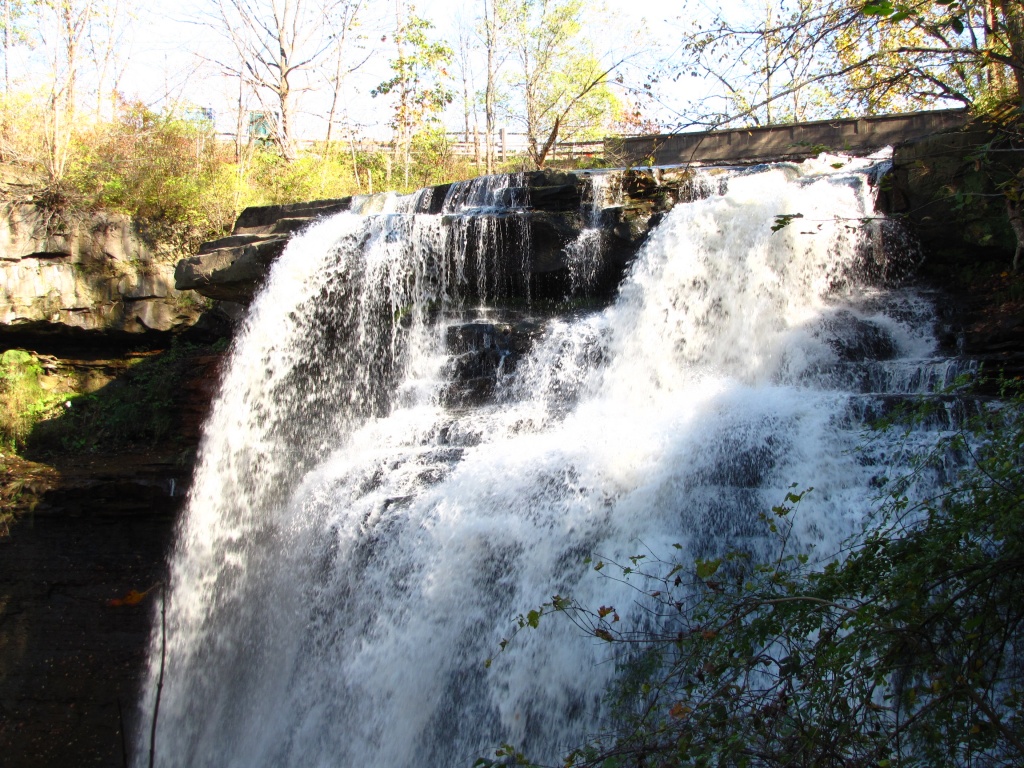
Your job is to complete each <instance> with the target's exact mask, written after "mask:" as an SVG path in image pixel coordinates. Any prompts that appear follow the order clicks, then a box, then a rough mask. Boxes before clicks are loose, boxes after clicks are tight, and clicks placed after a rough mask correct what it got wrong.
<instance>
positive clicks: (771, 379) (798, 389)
mask: <svg viewBox="0 0 1024 768" xmlns="http://www.w3.org/2000/svg"><path fill="white" fill-rule="evenodd" d="M833 160H834V158H833ZM865 165H866V162H862V161H851V162H850V163H848V164H847V166H846V167H845V168H843V169H841V170H836V169H834V168H832V167H831V166H830V164H829V162H826V161H824V160H822V161H818V162H810V161H809V162H808V163H805V164H804V165H803V166H801V167H797V166H792V165H789V166H783V167H774V168H762V169H758V170H756V171H753V172H746V173H736V174H735V175H733V176H732V177H730V178H729V180H728V185H727V190H726V191H725V192H724V193H723V194H720V195H714V196H711V197H709V198H708V199H705V200H701V201H698V202H694V203H690V204H685V205H679V206H677V207H676V209H675V210H673V211H672V213H671V214H670V215H669V216H668V217H667V218H666V220H665V222H664V223H663V224H662V225H661V226H660V227H659V228H657V229H656V230H655V231H654V233H653V234H652V236H651V238H650V240H649V242H648V243H647V245H646V246H645V247H644V249H643V251H642V252H641V254H640V256H639V257H638V258H637V261H636V263H635V264H634V266H633V268H632V270H631V272H630V274H629V275H628V277H627V278H626V280H625V282H624V284H623V285H622V287H621V290H620V292H619V295H618V297H617V299H616V300H615V301H614V303H613V304H612V305H611V306H610V307H608V308H607V309H606V310H604V311H600V312H591V313H588V314H579V315H575V316H570V317H563V318H561V319H551V320H549V321H547V322H546V324H545V326H544V330H543V332H542V333H541V334H540V335H539V338H537V340H536V342H535V343H534V346H533V349H532V351H531V352H530V353H529V354H528V355H527V356H526V357H525V359H523V360H521V361H520V362H519V364H518V365H517V366H516V367H515V368H514V370H511V371H505V370H503V369H501V368H500V367H499V374H498V380H497V387H496V391H495V392H493V396H492V397H491V398H490V399H489V400H488V401H487V402H485V403H484V404H482V405H478V406H476V407H469V406H467V405H466V404H465V403H456V404H449V405H446V403H448V402H449V401H448V400H447V399H446V397H445V395H444V393H445V391H446V387H448V386H450V383H451V382H449V381H447V379H448V378H449V377H450V376H451V375H452V373H451V372H452V371H453V370H454V369H455V368H457V366H453V365H452V353H451V351H450V350H447V349H446V346H445V345H446V339H449V337H450V333H451V329H452V328H453V327H457V326H458V324H459V323H464V322H465V320H466V317H465V315H464V313H463V310H464V304H465V303H466V298H465V297H466V295H467V293H466V287H467V282H473V281H472V280H470V279H469V278H467V272H466V269H467V267H466V263H465V254H466V252H467V250H473V249H477V250H480V249H484V250H485V249H486V245H487V243H483V244H482V245H481V243H479V242H477V243H476V244H472V243H469V244H467V242H466V240H468V236H467V235H466V232H467V231H471V230H466V229H464V230H461V232H460V231H459V230H457V229H455V230H453V227H457V226H460V224H459V223H458V222H456V221H454V220H455V219H457V218H458V216H454V214H455V213H456V210H464V208H463V207H461V206H464V205H467V204H466V203H465V201H467V200H470V201H471V202H472V205H471V206H470V207H473V206H476V207H479V206H491V205H493V204H494V203H493V195H492V197H491V198H489V199H488V200H490V201H488V200H485V199H484V198H483V197H481V198H479V199H477V197H474V196H475V195H477V193H478V192H479V190H476V191H474V190H467V189H460V190H458V191H457V192H456V193H452V192H450V193H449V198H448V199H447V200H446V202H445V207H446V209H447V211H446V213H445V214H443V215H440V216H429V215H425V214H415V213H412V212H406V213H389V214H378V215H373V216H368V217H364V216H356V215H352V214H340V215H338V216H336V217H335V218H333V219H330V220H327V221H324V222H321V223H319V224H316V225H314V226H313V227H311V228H310V229H309V230H308V231H307V232H305V233H303V234H302V235H300V236H297V237H296V238H295V239H294V240H293V241H292V242H291V243H290V245H289V246H288V249H287V250H286V252H285V253H284V255H283V256H282V257H281V259H280V261H279V262H278V263H277V264H276V265H275V267H274V269H273V271H272V273H271V276H270V279H269V282H268V285H267V286H266V288H265V290H264V291H263V292H262V294H261V295H260V296H259V297H258V299H257V300H256V302H255V304H254V306H253V307H252V310H251V312H250V316H249V320H248V321H247V323H246V326H245V328H244V330H243V331H242V333H241V335H240V337H239V338H238V340H237V342H236V344H235V347H234V350H233V353H232V358H231V362H230V366H229V368H228V371H227V373H226V377H225V381H224V384H223V389H222V392H221V395H220V398H219V400H218V402H217V404H216V406H215V409H214V412H213V414H212V416H211V418H210V421H209V423H208V425H207V429H206V437H205V440H204V444H203V448H202V451H201V462H200V467H199V469H198V471H197V475H196V478H195V482H194V486H193V490H192V493H191V497H190V501H189V507H188V512H187V517H186V520H185V522H184V524H183V527H182V530H181V533H180V540H179V543H178V547H177V553H176V556H175V558H174V561H173V564H172V574H171V590H170V593H169V598H168V624H167V648H166V650H167V663H166V681H165V687H164V690H163V693H162V700H161V707H160V716H159V723H158V725H159V727H158V734H157V742H156V745H157V746H156V753H157V764H158V765H160V766H218V767H220V766H240V767H242V766H244V767H245V768H249V767H250V766H299V765H301V766H365V767H366V768H373V767H375V766H376V767H379V768H403V767H404V766H455V765H470V764H472V762H473V760H474V759H475V757H477V756H479V755H480V754H484V753H487V752H488V751H489V750H490V749H492V748H493V747H494V746H495V745H497V744H499V743H501V742H503V741H508V742H512V743H514V744H517V745H519V746H521V747H522V748H523V749H525V750H526V751H527V753H528V754H530V755H531V757H532V758H533V759H535V760H539V761H547V762H552V761H554V760H556V759H557V758H558V756H559V755H560V754H561V753H562V752H563V751H564V750H566V749H567V748H569V747H571V746H572V745H573V744H575V743H578V742H579V741H580V740H581V739H582V737H583V736H584V735H585V734H586V733H587V732H588V730H591V729H594V728H596V727H598V726H599V725H600V723H601V718H602V716H603V714H604V712H603V703H602V692H603V691H604V690H606V688H607V685H608V683H609V681H610V678H611V677H612V675H613V674H614V665H613V664H611V663H608V658H609V657H608V653H609V650H608V647H607V646H606V645H605V644H603V643H601V642H600V641H596V640H595V639H593V638H588V637H585V636H583V635H582V634H580V633H579V632H578V631H577V630H576V629H575V628H574V627H573V626H572V625H570V624H569V623H568V622H564V623H560V622H558V621H557V620H546V621H544V622H542V623H541V625H540V627H539V628H538V629H537V630H536V631H532V632H528V633H523V634H520V635H519V636H517V637H516V639H515V642H514V643H512V644H511V645H510V646H509V647H508V649H507V650H506V651H505V652H504V653H501V654H498V655H497V656H496V657H495V659H494V662H493V664H492V665H491V666H490V668H485V666H484V661H485V659H487V658H488V657H491V656H495V654H496V652H497V650H498V647H499V643H500V641H501V639H502V638H503V637H505V636H507V635H508V633H509V632H510V630H511V627H512V619H513V617H514V616H515V615H516V614H518V613H520V612H522V611H525V610H528V609H530V608H533V607H536V606H537V605H539V604H540V603H542V602H544V601H546V600H548V599H550V596H551V595H553V594H560V595H571V596H573V597H574V598H576V599H578V600H579V601H580V602H582V603H584V604H589V605H595V606H596V605H600V604H615V605H617V606H620V608H621V610H622V611H623V613H624V619H625V620H627V621H628V620H629V616H628V612H627V611H626V610H625V607H626V606H628V605H630V604H631V603H632V601H633V593H632V592H631V590H630V588H629V587H628V586H626V585H622V584H620V583H617V582H615V581H612V580H606V579H603V578H601V577H600V576H598V575H595V574H594V573H593V572H592V570H591V569H590V568H589V567H588V566H587V565H585V564H584V557H585V556H586V555H589V554H592V553H596V554H598V555H600V556H602V557H604V558H611V559H619V560H623V559H625V558H626V557H628V556H629V555H632V554H635V553H638V552H644V551H653V552H655V553H657V554H661V555H665V556H670V555H671V554H673V553H675V550H673V549H672V545H673V544H676V543H679V544H681V545H682V546H683V547H684V553H683V556H684V557H695V556H698V555H708V554H709V553H713V552H719V551H722V550H724V549H726V548H729V547H733V546H746V547H751V548H753V549H755V550H756V549H757V547H758V546H759V543H758V542H759V541H760V536H761V533H762V531H761V528H760V525H759V522H758V513H759V512H761V511H764V510H768V509H770V508H771V506H772V505H773V504H777V503H778V502H779V501H780V500H781V499H782V498H783V496H784V495H785V492H786V491H787V490H788V488H789V486H790V484H791V483H799V484H801V485H802V486H808V485H813V486H814V488H815V490H814V491H813V493H811V494H809V495H808V496H807V498H806V500H805V501H804V503H803V504H802V506H801V510H800V516H799V517H798V519H797V525H796V533H797V535H798V538H799V541H800V543H801V545H802V546H811V545H814V546H817V547H818V549H819V551H822V552H830V551H832V550H833V549H834V548H835V547H836V546H837V545H838V543H839V542H840V541H841V540H842V539H843V537H845V536H847V535H848V534H849V533H850V532H851V531H853V530H854V529H855V528H856V526H857V525H858V524H859V523H860V521H861V520H862V519H863V517H864V515H865V514H866V512H867V510H868V509H869V508H870V506H871V498H872V496H873V494H874V491H873V490H872V481H873V477H875V476H876V475H878V474H881V473H884V472H886V471H887V469H886V466H885V464H886V462H891V461H893V460H894V458H893V457H894V456H896V455H897V454H898V453H899V450H898V448H896V447H895V446H891V445H888V444H885V443H884V441H883V442H882V443H880V444H876V445H875V447H874V448H873V449H872V450H871V451H868V452H856V451H854V448H855V447H856V446H857V445H858V442H859V430H860V421H859V419H858V414H859V413H862V412H865V410H870V409H869V408H868V407H867V406H866V405H865V403H870V402H873V401H875V400H877V393H878V392H879V391H880V390H879V388H880V387H882V386H884V387H888V389H887V390H885V391H886V392H888V393H899V392H907V391H928V390H929V389H931V388H934V387H936V386H939V385H941V384H942V383H943V382H945V380H946V379H948V377H949V375H950V373H949V372H950V371H951V370H952V369H953V364H950V363H945V362H941V361H934V360H932V359H931V355H932V354H933V350H934V346H935V345H934V340H933V338H932V332H931V325H932V315H931V309H930V306H929V305H928V302H927V301H926V299H924V298H922V297H920V296H917V295H913V294H908V293H899V292H892V291H881V290H875V289H868V288H865V287H863V286H861V285H860V284H859V280H858V274H859V272H858V267H859V265H861V264H862V263H863V260H864V259H865V257H866V254H865V248H866V247H867V245H868V244H869V243H870V241H871V239H872V238H871V237H870V236H869V235H870V232H866V230H865V227H863V226H862V225H861V224H860V223H859V222H860V221H861V219H863V218H864V217H865V216H869V215H870V211H871V203H870V200H869V197H870V193H869V191H868V189H867V185H866V182H865V175H864V174H863V173H862V167H863V166H865ZM480 194H481V195H483V194H484V193H480ZM460 196H461V198H460ZM460 199H461V200H462V201H463V202H459V200H460ZM449 202H450V203H451V204H450V205H449ZM405 210H406V211H415V210H417V205H416V204H411V205H409V206H407V207H406V208H405ZM797 212H799V213H802V214H803V218H802V219H800V220H798V221H797V222H795V223H794V224H792V225H791V226H789V227H787V228H785V229H783V230H782V231H780V232H778V233H774V234H773V233H772V231H771V225H772V224H773V222H774V219H775V217H776V216H777V215H778V214H780V213H797ZM870 226H871V225H869V227H868V229H870ZM453 231H455V232H456V233H457V235H456V236H455V237H454V238H453V235H452V232H453ZM475 231H476V232H487V231H488V230H487V229H486V227H484V228H482V229H480V228H478V229H477V230H475ZM460 238H461V239H460ZM460 248H462V249H463V250H462V251H461V252H460V251H459V249H460ZM453 249H454V255H452V253H453ZM460 253H461V255H460ZM867 258H870V255H868V256H867ZM480 264H485V262H484V260H483V259H482V258H481V259H478V264H477V274H476V277H475V280H476V281H477V282H478V283H479V281H480V280H483V283H482V285H484V287H486V286H488V285H490V284H489V283H488V282H487V280H488V278H487V276H486V275H484V276H483V277H481V276H480V273H481V272H483V271H486V268H485V267H481V266H480ZM477 295H480V296H485V297H487V296H494V295H495V294H494V292H493V291H489V290H485V291H480V292H478V293H477ZM151 658H152V661H151V671H150V686H149V690H148V691H147V694H146V699H145V702H144V705H143V706H144V710H145V711H146V712H147V713H148V712H149V711H150V710H151V707H152V702H153V699H154V696H155V690H156V678H157V675H158V672H159V660H160V633H159V629H158V630H157V632H156V634H155V636H154V645H153V652H152V654H151ZM138 748H139V754H140V755H141V754H144V753H145V752H146V750H148V740H147V739H145V738H143V739H141V740H140V743H139V745H138Z"/></svg>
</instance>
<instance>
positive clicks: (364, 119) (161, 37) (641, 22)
mask: <svg viewBox="0 0 1024 768" xmlns="http://www.w3.org/2000/svg"><path fill="white" fill-rule="evenodd" d="M605 3H606V5H607V7H608V10H609V12H610V13H611V14H612V16H613V20H612V21H611V22H605V23H603V24H601V25H597V27H596V28H595V30H594V34H595V35H604V36H605V37H606V39H604V40H601V39H597V40H595V44H596V47H597V48H598V49H601V50H605V49H607V50H614V49H617V50H614V52H613V53H612V54H611V55H612V56H613V57H614V58H615V59H616V60H617V59H618V58H620V57H621V56H622V55H624V53H623V50H622V49H623V45H624V43H627V41H628V40H629V39H630V32H632V31H635V33H636V35H637V40H639V41H641V42H640V43H638V44H636V45H635V50H627V51H626V53H627V54H633V55H634V59H633V60H632V61H631V62H630V63H628V64H627V65H626V67H625V68H624V73H625V75H626V79H627V84H628V83H630V82H636V83H637V84H638V85H639V81H640V80H642V79H643V77H644V76H645V75H646V74H647V73H648V72H649V71H650V70H651V69H652V68H653V64H652V63H651V61H650V60H649V59H648V58H646V57H644V56H641V55H639V54H640V50H639V49H648V48H650V49H652V50H653V49H654V48H657V49H658V50H663V51H668V50H671V46H672V39H673V29H674V27H673V26H672V22H671V18H672V16H671V14H673V13H675V12H678V9H679V7H680V6H681V3H679V2H660V3H659V2H656V3H652V4H650V5H649V6H647V8H646V12H647V13H649V17H648V18H646V19H644V18H639V17H637V16H636V15H635V14H633V13H632V8H633V7H635V5H636V3H635V2H633V0H605ZM480 5H481V0H420V2H418V3H416V11H417V13H418V14H419V15H421V16H424V17H426V18H428V19H430V20H431V21H433V22H434V24H435V27H436V33H437V36H438V37H441V38H444V39H446V40H448V41H449V43H452V42H454V30H455V27H456V20H457V18H458V17H459V15H460V14H462V15H463V16H465V17H467V18H469V19H472V18H473V17H474V16H475V15H476V14H477V13H478V10H477V9H478V8H479V7H480ZM142 6H143V7H142V8H141V9H140V11H139V14H138V17H137V18H136V19H135V21H134V22H133V34H132V35H131V44H130V48H129V49H128V52H127V56H126V59H127V62H128V63H127V66H126V67H125V69H124V73H123V75H122V78H121V81H120V85H121V91H122V92H123V93H124V94H126V95H128V96H133V97H137V98H140V99H141V100H143V101H144V102H145V103H147V104H148V105H150V106H152V107H154V108H160V107H162V106H164V105H165V104H167V103H169V102H177V103H180V102H190V103H193V104H195V105H196V106H199V107H208V108H212V109H213V110H214V111H215V112H216V114H217V115H218V120H217V130H218V131H220V132H225V133H226V132H231V131H233V130H234V115H233V112H234V103H235V102H236V100H237V80H234V79H233V78H229V77H226V76H224V75H223V74H220V73H219V72H218V69H217V67H216V66H215V65H214V64H213V63H212V62H211V61H210V60H211V59H216V58H217V57H218V53H219V52H222V51H224V50H225V47H226V45H227V44H226V43H225V42H224V40H223V38H222V37H220V36H218V34H217V33H216V32H215V31H214V30H212V29H210V28H209V27H208V26H205V25H203V24H201V23H198V22H197V19H199V18H200V17H201V15H202V12H203V10H204V9H208V7H209V4H208V3H206V2H204V0H176V1H174V2H169V1H168V0H149V2H145V3H142ZM391 13H393V11H392V4H391V3H390V2H381V1H380V0H376V2H375V0H370V2H369V4H368V7H367V9H366V15H365V19H366V22H365V26H364V27H363V30H364V32H365V33H366V34H367V37H370V35H371V34H373V39H370V40H368V41H367V43H366V44H367V49H366V53H367V54H369V60H368V61H367V62H366V64H365V65H363V67H361V68H360V70H358V71H357V72H356V73H355V74H353V75H352V76H350V78H349V79H348V88H347V89H346V94H345V102H346V106H347V108H348V111H349V114H350V115H351V116H352V119H353V120H354V122H355V123H356V124H357V125H358V126H359V128H360V131H361V132H362V133H363V134H364V135H367V136H375V137H380V138H384V137H385V136H386V135H387V133H388V129H387V120H388V118H389V116H390V115H389V111H388V104H387V103H384V102H383V100H381V99H373V98H372V97H371V96H370V95H369V92H370V90H372V88H373V87H374V86H375V85H376V84H377V83H380V82H381V81H382V80H384V79H386V77H387V76H388V69H387V66H388V58H389V56H390V55H391V51H392V49H391V48H390V44H388V43H381V42H380V41H379V37H380V35H381V34H382V31H383V29H384V28H385V27H386V25H387V21H386V20H382V17H384V19H386V18H387V16H388V15H389V14H391ZM374 33H375V34H374ZM204 58H205V59H207V60H206V61H204ZM479 66H480V67H481V68H482V62H481V63H480V65H479ZM481 74H482V69H481ZM478 82H479V81H478ZM303 101H304V104H303V107H304V109H303V110H302V113H301V114H300V115H299V116H298V122H299V130H300V134H302V135H304V136H306V137H308V138H320V137H322V136H323V133H324V130H325V128H326V122H325V120H324V119H323V115H325V114H326V112H327V110H328V104H327V102H326V101H325V100H324V99H323V98H321V99H317V98H315V97H312V95H310V96H308V97H304V98H303ZM665 119H666V120H668V119H670V118H669V117H665ZM444 122H445V123H446V124H447V125H448V126H449V127H450V128H451V129H452V130H455V129H457V128H458V127H459V125H460V124H461V123H462V117H461V108H460V107H459V106H458V105H457V104H456V105H453V107H452V108H450V109H449V112H448V113H447V114H446V115H445V118H444ZM508 129H509V130H510V131H514V130H516V126H513V125H510V126H508Z"/></svg>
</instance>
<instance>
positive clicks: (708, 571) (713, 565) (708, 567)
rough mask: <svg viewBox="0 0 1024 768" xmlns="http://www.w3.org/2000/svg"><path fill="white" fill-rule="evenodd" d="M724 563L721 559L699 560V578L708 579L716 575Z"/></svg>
mask: <svg viewBox="0 0 1024 768" xmlns="http://www.w3.org/2000/svg"><path fill="white" fill-rule="evenodd" d="M721 565H722V561H721V560H698V561H697V578H698V579H708V578H710V577H712V576H714V575H715V574H716V573H717V572H718V569H719V567H720V566H721Z"/></svg>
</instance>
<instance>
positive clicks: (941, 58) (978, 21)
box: [668, 0, 1024, 127]
mask: <svg viewBox="0 0 1024 768" xmlns="http://www.w3.org/2000/svg"><path fill="white" fill-rule="evenodd" d="M759 11H760V13H759V14H758V15H757V16H758V18H759V20H758V21H755V22H753V23H751V22H750V21H749V20H747V19H749V17H750V15H751V14H750V13H749V12H748V14H747V16H745V17H743V18H744V20H743V21H735V20H734V18H735V16H734V15H727V14H726V13H725V12H722V13H719V14H717V15H716V16H715V17H713V19H712V20H711V21H710V22H707V23H702V22H696V23H694V25H693V27H692V29H691V30H689V31H688V32H687V33H686V34H685V35H684V41H683V47H682V50H683V56H682V57H681V59H678V60H676V61H673V62H672V63H671V64H670V65H669V70H668V74H669V75H670V76H672V77H679V76H680V75H681V74H682V73H690V74H695V75H701V76H710V78H711V79H713V80H715V81H717V82H719V83H720V85H721V89H720V91H719V93H718V94H717V101H716V99H715V98H712V99H702V100H701V102H700V103H694V104H693V105H692V106H691V108H690V109H688V110H687V111H686V112H685V113H684V114H683V115H682V117H683V124H684V125H696V124H699V125H705V126H709V127H717V126H721V125H724V124H727V123H733V122H739V123H750V122H753V123H755V124H761V123H768V122H775V121H777V120H779V119H780V118H781V119H807V118H827V117H833V116H838V115H846V114H872V113H874V112H879V111H898V110H910V109H920V108H928V107H929V106H931V105H934V104H935V103H936V102H937V101H947V102H959V103H961V104H963V105H965V106H971V105H975V104H977V103H979V101H980V100H984V99H986V98H990V97H993V96H995V97H997V98H1013V99H1016V100H1017V101H1018V102H1020V101H1021V98H1022V94H1024V91H1022V89H1021V83H1022V82H1024V81H1022V73H1024V34H1022V29H1024V25H1022V20H1021V17H1022V13H1024V11H1022V10H1021V6H1020V3H1018V2H1015V1H1014V0H1005V1H1004V0H910V2H907V3H899V2H896V3H893V2H891V1H890V0H869V1H868V2H866V3H860V2H856V3H851V2H848V0H826V1H825V2H813V3H812V2H809V1H808V0H792V2H786V1H785V0H782V1H781V2H770V3H766V4H765V5H764V6H762V7H761V8H760V9H759ZM694 18H697V17H696V16H694ZM1007 73H1009V76H1007ZM716 103H717V105H718V106H717V107H716V106H714V105H715V104H716ZM786 104H790V105H792V107H791V108H789V109H780V107H782V106H784V105H786Z"/></svg>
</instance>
